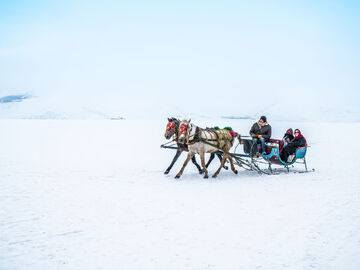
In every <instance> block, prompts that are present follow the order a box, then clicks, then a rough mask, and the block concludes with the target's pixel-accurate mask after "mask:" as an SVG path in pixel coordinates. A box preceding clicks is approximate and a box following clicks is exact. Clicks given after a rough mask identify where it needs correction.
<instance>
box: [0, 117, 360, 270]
mask: <svg viewBox="0 0 360 270" xmlns="http://www.w3.org/2000/svg"><path fill="white" fill-rule="evenodd" d="M193 122H195V123H196V124H198V125H199V126H202V127H205V126H212V125H219V126H228V125H230V126H232V127H233V128H234V130H236V131H238V132H240V133H241V134H246V135H247V132H248V130H249V128H250V126H251V124H252V121H251V120H228V119H221V120H198V121H196V120H194V121H193ZM271 124H272V126H273V130H274V137H281V136H282V134H283V132H284V131H285V130H286V129H287V128H289V127H292V128H300V129H301V130H302V132H303V134H304V136H305V137H306V138H307V140H308V143H309V144H310V145H311V148H309V150H308V155H307V161H308V165H309V167H310V168H315V169H316V171H315V172H314V173H309V174H281V175H274V176H259V175H257V174H256V173H251V172H246V171H242V170H239V174H238V175H234V174H233V173H232V172H230V171H222V172H221V173H220V175H219V177H218V178H217V179H215V180H214V179H212V178H209V179H206V180H205V179H203V178H202V177H201V176H200V175H199V174H198V173H197V171H196V168H195V166H193V165H192V164H191V163H190V164H189V165H188V167H187V168H186V169H185V172H184V175H183V177H182V178H181V179H180V180H175V179H174V176H175V174H176V173H177V172H178V170H179V169H180V167H181V165H182V162H183V161H184V159H185V154H183V156H181V157H180V158H179V161H178V162H177V163H176V164H175V166H174V168H173V169H172V171H171V172H170V174H169V175H167V176H165V175H164V174H163V171H164V170H165V169H166V168H167V166H168V165H169V163H170V161H171V159H172V157H173V155H174V154H175V152H174V151H172V150H165V149H160V147H159V145H160V144H161V143H164V142H166V140H165V138H164V137H163V133H164V131H165V125H166V119H161V120H157V121H144V120H131V121H130V120H125V121H110V120H93V121H90V120H80V121H75V120H0V130H1V132H0V269H1V270H11V269H71V270H73V269H126V270H129V269H219V270H220V269H324V270H325V269H326V270H331V269H334V270H335V269H336V270H338V269H342V270H346V269H348V270H350V269H354V270H355V269H359V267H360V255H359V254H360V176H359V175H360V166H359V159H358V155H359V153H360V147H359V143H357V142H356V141H355V138H356V134H359V133H360V123H296V124H291V123H287V122H271ZM198 160H199V158H198ZM218 164H219V163H218V160H217V159H214V161H213V163H212V164H211V165H210V175H211V174H212V173H213V172H215V170H216V169H217V166H218Z"/></svg>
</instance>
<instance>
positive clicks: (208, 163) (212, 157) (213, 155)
mask: <svg viewBox="0 0 360 270" xmlns="http://www.w3.org/2000/svg"><path fill="white" fill-rule="evenodd" d="M214 157H215V154H214V153H211V154H210V158H209V161H208V162H207V163H206V168H207V167H209V165H210V163H211V161H213V159H214Z"/></svg>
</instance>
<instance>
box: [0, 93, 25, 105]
mask: <svg viewBox="0 0 360 270" xmlns="http://www.w3.org/2000/svg"><path fill="white" fill-rule="evenodd" d="M30 97H31V96H30V95H27V94H24V95H10V96H5V97H2V98H0V103H12V102H22V101H24V100H25V99H28V98H30Z"/></svg>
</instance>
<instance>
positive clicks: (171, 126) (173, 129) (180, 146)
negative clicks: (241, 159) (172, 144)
mask: <svg viewBox="0 0 360 270" xmlns="http://www.w3.org/2000/svg"><path fill="white" fill-rule="evenodd" d="M168 121H169V122H168V124H167V125H166V130H165V135H164V136H165V138H166V139H168V140H169V139H170V138H172V137H174V136H175V137H174V140H175V141H176V144H177V151H176V154H175V156H174V158H173V160H172V162H171V164H170V166H169V167H168V168H167V169H166V171H165V172H164V174H168V173H169V172H170V170H171V168H172V167H173V166H174V164H175V162H176V161H177V159H178V158H179V156H180V155H181V153H182V152H183V151H186V152H188V151H189V149H188V145H187V144H185V143H179V141H178V137H177V135H178V129H179V125H180V121H179V120H178V119H176V118H174V117H172V118H168ZM216 155H217V157H218V158H219V160H220V163H221V162H222V156H221V154H219V153H216ZM214 157H215V153H211V155H210V159H209V161H208V163H207V164H206V168H207V167H208V166H209V165H210V163H211V161H212V160H213V159H214ZM191 161H192V163H194V165H195V166H196V168H197V169H198V170H199V174H202V173H203V171H202V169H201V167H200V166H199V164H198V163H197V162H196V158H195V156H193V157H192V158H191ZM224 169H225V170H227V169H228V167H227V166H225V165H224Z"/></svg>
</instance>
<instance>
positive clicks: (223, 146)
mask: <svg viewBox="0 0 360 270" xmlns="http://www.w3.org/2000/svg"><path fill="white" fill-rule="evenodd" d="M236 137H237V138H238V140H239V142H241V138H240V135H238V134H236ZM178 141H179V143H187V144H188V148H189V153H188V156H187V159H186V160H185V162H184V165H183V166H182V168H181V170H180V171H179V173H178V174H177V175H176V177H175V178H180V176H181V175H182V174H183V172H184V169H185V167H186V165H187V164H188V162H189V160H190V159H191V158H192V157H194V155H195V154H199V155H200V159H201V165H202V167H203V171H204V178H208V177H209V176H208V170H207V168H206V166H205V153H214V152H217V151H219V149H220V150H222V151H223V153H224V154H223V159H222V162H221V165H220V167H219V168H218V170H217V171H216V172H215V174H214V175H213V177H214V178H215V177H217V176H218V174H219V173H220V170H221V168H222V166H224V164H225V161H226V160H229V162H230V165H231V170H232V171H233V172H234V173H235V174H237V170H236V169H235V166H234V163H233V160H232V157H231V155H230V154H229V151H230V149H231V147H232V146H233V144H234V141H235V137H234V136H233V135H232V134H231V132H230V131H229V130H226V129H222V130H214V129H207V130H204V129H201V128H199V127H197V126H195V125H193V124H191V123H190V120H188V121H186V120H183V121H181V122H180V125H179V131H178Z"/></svg>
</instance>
